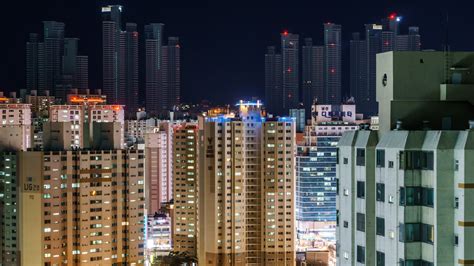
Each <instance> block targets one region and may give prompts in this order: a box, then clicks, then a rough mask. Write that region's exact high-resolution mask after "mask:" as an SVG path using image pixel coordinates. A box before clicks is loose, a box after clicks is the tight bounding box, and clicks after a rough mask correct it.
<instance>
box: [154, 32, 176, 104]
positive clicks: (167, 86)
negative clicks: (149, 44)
mask: <svg viewBox="0 0 474 266" xmlns="http://www.w3.org/2000/svg"><path fill="white" fill-rule="evenodd" d="M161 63H162V68H161V73H162V74H161V85H160V87H161V88H160V90H159V93H160V96H161V101H160V104H159V105H158V108H159V110H161V112H166V111H170V110H172V109H173V108H174V107H175V106H176V105H178V104H179V103H180V101H181V46H180V44H179V38H178V37H169V38H168V44H167V45H165V46H163V47H162V59H161Z"/></svg>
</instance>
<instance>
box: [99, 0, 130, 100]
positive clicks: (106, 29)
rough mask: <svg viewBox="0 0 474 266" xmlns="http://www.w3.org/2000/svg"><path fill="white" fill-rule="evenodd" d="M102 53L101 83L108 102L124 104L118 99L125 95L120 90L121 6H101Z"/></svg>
mask: <svg viewBox="0 0 474 266" xmlns="http://www.w3.org/2000/svg"><path fill="white" fill-rule="evenodd" d="M102 15H103V21H102V53H103V55H102V56H103V58H102V62H103V69H102V71H103V85H102V89H103V90H104V93H105V94H106V95H107V100H108V102H109V103H120V104H124V102H121V101H120V100H121V99H123V98H124V96H125V95H122V94H121V91H120V88H119V87H120V85H119V84H120V80H119V68H120V63H121V59H122V58H121V56H120V34H121V16H122V6H118V5H113V6H105V7H102Z"/></svg>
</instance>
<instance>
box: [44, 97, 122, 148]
mask: <svg viewBox="0 0 474 266" xmlns="http://www.w3.org/2000/svg"><path fill="white" fill-rule="evenodd" d="M49 121H50V123H46V124H45V125H44V131H45V132H46V131H48V130H49V129H48V127H55V126H54V125H52V123H55V122H62V123H64V122H67V123H70V129H68V132H67V133H68V135H69V136H70V139H69V140H68V144H69V146H70V147H72V148H87V147H89V146H90V145H91V142H92V141H93V140H92V134H93V130H94V129H93V125H94V124H95V123H111V122H118V123H119V124H120V136H121V141H120V142H121V143H122V145H123V143H124V137H123V136H124V110H123V106H121V105H100V104H93V105H89V104H82V103H79V104H75V105H52V106H51V108H50V120H49ZM47 135H48V134H45V135H44V138H45V139H44V142H46V138H47V137H48V136H47Z"/></svg>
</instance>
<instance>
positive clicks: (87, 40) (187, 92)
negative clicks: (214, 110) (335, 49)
mask: <svg viewBox="0 0 474 266" xmlns="http://www.w3.org/2000/svg"><path fill="white" fill-rule="evenodd" d="M28 2H31V3H28ZM140 2H141V1H94V2H92V1H91V2H88V3H83V2H81V3H73V4H71V3H68V4H66V3H64V2H63V1H59V0H56V1H53V0H47V1H41V3H40V2H37V1H34V2H33V1H27V3H24V2H23V3H21V2H19V1H18V2H14V3H11V4H9V5H10V8H8V9H7V8H5V9H4V14H2V16H1V18H0V20H1V22H2V24H3V25H6V27H4V36H10V38H5V37H4V41H3V42H1V43H0V53H1V58H2V59H3V63H2V64H1V66H0V90H2V91H4V92H8V91H18V90H19V89H20V88H24V87H25V53H26V50H25V43H26V40H27V38H28V34H29V33H31V32H37V33H41V32H42V21H45V20H56V21H61V22H65V23H66V37H77V38H79V39H80V42H79V49H80V53H81V54H82V55H88V56H89V78H90V82H89V84H90V88H91V89H97V88H101V86H102V78H101V77H102V62H101V61H102V46H101V44H102V35H101V34H102V28H101V21H102V19H101V14H100V7H101V6H103V5H107V4H121V5H123V6H124V12H123V22H135V23H137V24H138V27H139V33H140V41H141V43H140V49H141V50H143V39H142V36H143V27H144V25H145V24H148V23H155V22H156V23H158V22H160V23H164V24H165V37H166V38H167V37H169V36H177V37H179V38H180V42H181V47H182V51H181V52H182V64H181V70H182V93H181V94H182V99H183V102H193V103H196V102H199V101H200V100H203V99H208V100H210V101H212V102H214V103H218V104H220V103H232V102H234V101H235V100H237V99H240V98H249V97H252V96H257V97H260V98H261V99H263V98H264V54H265V50H266V46H269V45H275V46H277V47H278V46H279V42H280V36H279V33H280V32H281V31H282V30H288V31H290V32H293V33H298V34H300V38H301V39H300V40H303V38H305V37H312V38H313V42H314V43H315V44H321V43H322V38H323V32H322V29H323V26H322V24H323V23H324V22H329V21H330V22H334V23H337V24H341V25H342V32H343V33H342V36H343V41H344V43H343V71H344V72H343V95H344V96H348V91H349V88H348V87H349V84H348V76H349V72H348V71H349V68H348V59H349V54H348V50H349V49H348V47H349V40H350V36H351V34H352V32H355V31H359V32H361V31H362V30H363V27H364V24H366V23H378V22H379V21H380V19H381V18H382V17H384V16H387V15H388V14H389V13H391V12H396V13H398V14H399V15H401V16H403V22H402V24H401V25H402V26H401V32H402V33H405V32H406V31H407V28H408V26H419V27H420V32H421V36H422V39H421V42H422V49H436V50H441V48H442V44H443V37H444V35H445V31H444V29H443V24H444V20H445V15H446V14H447V13H449V35H450V45H451V50H453V51H454V50H474V37H472V36H471V35H470V32H471V31H472V29H473V28H474V22H473V20H470V19H469V18H470V16H471V14H470V13H471V11H472V10H473V7H474V4H472V3H470V2H468V1H454V2H453V1H451V2H450V6H449V7H447V8H444V6H443V5H445V4H446V3H442V2H433V1H417V2H418V3H417V5H416V6H414V5H413V4H408V3H401V2H398V3H396V4H395V3H393V4H385V5H381V4H380V3H379V2H380V1H365V3H362V4H361V3H358V4H357V5H355V4H353V5H350V6H348V7H347V8H342V5H343V4H342V3H340V5H339V6H337V3H330V4H328V5H327V6H324V5H323V4H324V3H320V2H314V3H307V2H306V1H305V2H304V3H296V2H294V3H285V4H283V3H277V2H272V3H260V4H257V5H256V4H254V5H248V6H245V7H244V6H240V7H233V8H230V7H224V6H218V5H211V4H210V3H204V4H202V5H197V4H196V3H194V4H191V5H188V7H180V6H179V5H178V4H170V3H156V2H155V1H153V2H152V3H150V2H147V3H140ZM300 2H303V1H300ZM423 3H424V4H425V6H423ZM455 3H458V4H457V5H456V6H455ZM326 4H327V3H326ZM344 4H345V3H344ZM181 5H184V3H182V4H181ZM25 6H27V8H25ZM12 10H21V15H18V13H15V12H11V11H12ZM140 60H143V58H142V57H141V58H140ZM140 67H141V69H140V76H141V77H143V73H144V71H143V64H142V63H140ZM142 80H143V78H142ZM140 90H143V86H142V84H141V86H140ZM141 100H143V99H141Z"/></svg>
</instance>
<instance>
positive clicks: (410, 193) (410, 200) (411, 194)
mask: <svg viewBox="0 0 474 266" xmlns="http://www.w3.org/2000/svg"><path fill="white" fill-rule="evenodd" d="M405 194H406V195H405V197H406V199H405V200H406V206H414V205H420V203H421V188H420V187H407V188H405Z"/></svg>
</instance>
